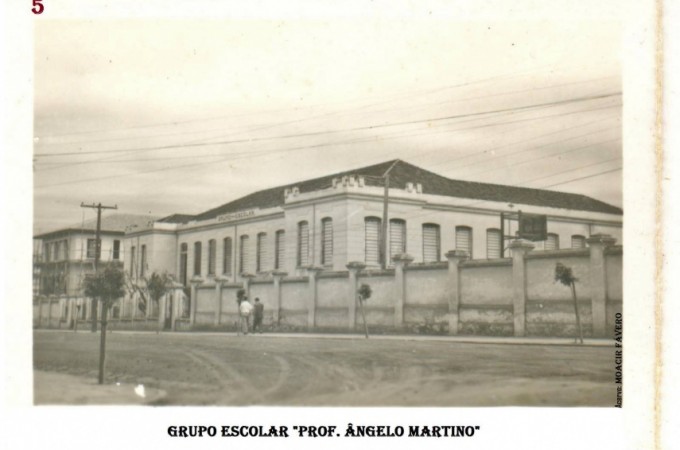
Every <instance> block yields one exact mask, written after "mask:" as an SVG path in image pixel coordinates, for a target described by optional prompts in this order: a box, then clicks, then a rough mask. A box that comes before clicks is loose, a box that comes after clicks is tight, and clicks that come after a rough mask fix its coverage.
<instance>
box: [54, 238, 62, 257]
mask: <svg viewBox="0 0 680 450" xmlns="http://www.w3.org/2000/svg"><path fill="white" fill-rule="evenodd" d="M54 260H55V261H59V260H61V241H57V242H55V243H54Z"/></svg>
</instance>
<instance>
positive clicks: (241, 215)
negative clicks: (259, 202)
mask: <svg viewBox="0 0 680 450" xmlns="http://www.w3.org/2000/svg"><path fill="white" fill-rule="evenodd" d="M254 215H255V210H254V209H248V210H245V211H237V212H234V213H228V214H222V215H221V216H217V221H218V222H231V221H232V220H238V219H246V218H248V217H252V216H254Z"/></svg>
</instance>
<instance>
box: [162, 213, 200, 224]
mask: <svg viewBox="0 0 680 450" xmlns="http://www.w3.org/2000/svg"><path fill="white" fill-rule="evenodd" d="M193 219H194V216H192V215H191V214H172V215H170V216H167V217H163V218H162V219H158V220H157V221H156V222H163V223H186V222H188V221H190V220H193Z"/></svg>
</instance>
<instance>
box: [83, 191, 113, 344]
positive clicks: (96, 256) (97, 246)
mask: <svg viewBox="0 0 680 450" xmlns="http://www.w3.org/2000/svg"><path fill="white" fill-rule="evenodd" d="M80 207H81V208H93V209H96V210H97V230H96V231H95V237H94V239H95V244H94V271H95V273H97V271H98V270H99V258H100V257H101V250H102V242H101V239H100V236H99V235H100V233H101V227H102V209H118V205H114V206H104V205H102V204H101V203H96V204H95V203H92V204H90V205H86V204H85V203H82V202H81V203H80ZM97 309H98V308H97V299H95V298H93V299H92V332H93V333H95V332H96V331H97Z"/></svg>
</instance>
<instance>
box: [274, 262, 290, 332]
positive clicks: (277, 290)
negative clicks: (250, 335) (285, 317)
mask: <svg viewBox="0 0 680 450" xmlns="http://www.w3.org/2000/svg"><path fill="white" fill-rule="evenodd" d="M286 275H288V273H287V272H284V271H282V270H274V271H273V272H272V276H273V277H274V308H273V313H274V323H276V324H277V325H279V324H280V321H281V304H282V299H283V298H282V295H281V279H283V277H285V276H286Z"/></svg>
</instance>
